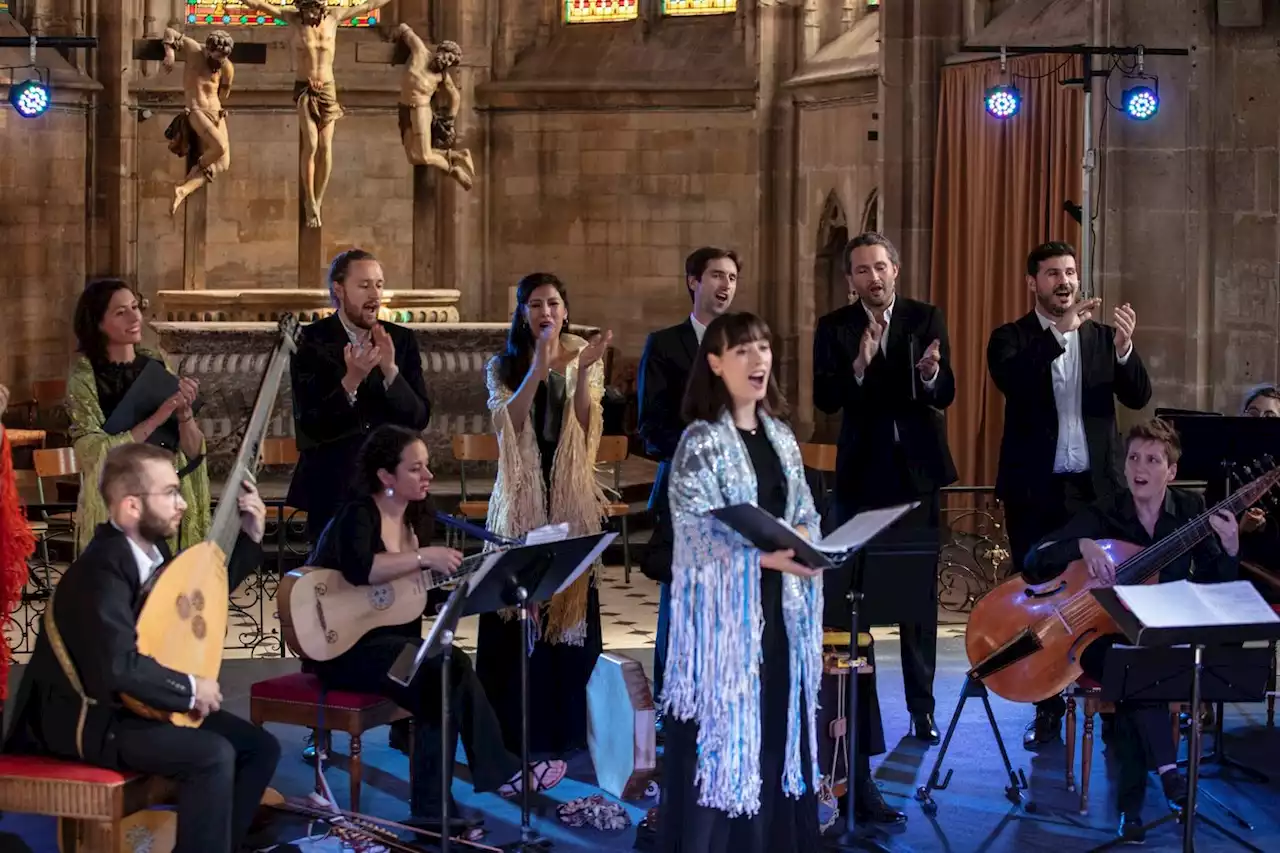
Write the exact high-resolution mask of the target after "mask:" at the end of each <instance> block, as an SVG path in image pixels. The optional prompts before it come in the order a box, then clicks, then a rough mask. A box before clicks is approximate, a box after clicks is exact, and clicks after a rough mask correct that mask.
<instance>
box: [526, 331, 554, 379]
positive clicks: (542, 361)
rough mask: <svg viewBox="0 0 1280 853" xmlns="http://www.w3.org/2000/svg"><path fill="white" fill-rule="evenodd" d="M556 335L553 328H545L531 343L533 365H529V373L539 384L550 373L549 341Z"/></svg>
mask: <svg viewBox="0 0 1280 853" xmlns="http://www.w3.org/2000/svg"><path fill="white" fill-rule="evenodd" d="M557 334H558V332H557V331H556V329H555V327H554V326H547V327H546V328H545V329H543V330H542V333H541V334H539V335H538V338H537V340H535V341H534V342H533V363H532V364H530V365H529V372H530V373H532V374H533V377H534V378H535V379H537V380H538V381H539V382H541V381H542V380H544V379H546V378H547V375H548V374H549V373H551V340H552V338H553V337H554V336H555V335H557Z"/></svg>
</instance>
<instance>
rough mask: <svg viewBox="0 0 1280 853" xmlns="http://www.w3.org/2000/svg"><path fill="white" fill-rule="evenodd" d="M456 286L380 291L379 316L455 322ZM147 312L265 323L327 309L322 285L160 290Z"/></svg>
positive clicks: (171, 319)
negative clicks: (312, 286)
mask: <svg viewBox="0 0 1280 853" xmlns="http://www.w3.org/2000/svg"><path fill="white" fill-rule="evenodd" d="M461 295H462V294H461V292H460V291H457V290H384V291H383V292H382V305H383V308H382V311H381V316H382V319H384V320H389V321H391V322H393V323H457V322H458V299H459V298H460V297H461ZM150 307H151V309H152V314H153V316H154V317H155V318H156V319H157V320H159V321H162V322H168V323H270V322H273V321H275V320H278V319H279V318H280V315H281V314H284V313H291V314H293V315H294V316H295V317H297V318H298V320H299V321H300V322H303V323H310V322H312V321H314V320H319V319H321V318H323V317H327V316H329V315H330V314H332V313H333V305H332V304H331V303H330V301H329V291H328V290H325V289H317V290H298V289H295V288H289V289H283V288H282V289H275V290H269V289H256V288H246V289H226V290H161V291H158V292H157V293H156V295H155V298H154V299H153V300H152V304H151V306H150Z"/></svg>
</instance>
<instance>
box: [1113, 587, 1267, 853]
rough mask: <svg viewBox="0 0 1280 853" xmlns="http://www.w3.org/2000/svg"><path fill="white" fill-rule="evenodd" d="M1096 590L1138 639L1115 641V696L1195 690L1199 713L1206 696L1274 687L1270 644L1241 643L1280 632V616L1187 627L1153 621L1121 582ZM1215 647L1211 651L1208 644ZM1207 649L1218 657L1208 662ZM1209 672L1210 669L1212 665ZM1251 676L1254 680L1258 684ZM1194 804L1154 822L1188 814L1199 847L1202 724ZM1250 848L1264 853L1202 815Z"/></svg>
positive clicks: (1189, 832) (1173, 697)
mask: <svg viewBox="0 0 1280 853" xmlns="http://www.w3.org/2000/svg"><path fill="white" fill-rule="evenodd" d="M1092 594H1093V597H1094V598H1095V599H1096V600H1097V601H1098V603H1099V604H1100V605H1102V607H1103V608H1104V609H1105V610H1106V611H1107V613H1108V614H1109V615H1110V616H1111V618H1112V619H1113V620H1114V621H1115V623H1116V625H1117V626H1119V628H1120V630H1121V631H1122V632H1123V633H1124V635H1125V637H1126V638H1127V639H1128V640H1129V642H1131V643H1133V644H1134V645H1133V646H1132V647H1124V646H1118V647H1113V648H1112V649H1111V651H1110V652H1109V653H1108V655H1107V661H1106V668H1105V669H1104V671H1103V678H1102V695H1103V698H1105V699H1109V700H1111V701H1125V700H1128V701H1148V702H1181V701H1183V699H1185V698H1187V697H1188V695H1189V697H1190V702H1191V713H1192V714H1193V715H1198V714H1199V710H1200V703H1201V702H1202V701H1204V700H1205V699H1206V698H1209V697H1212V698H1209V701H1217V702H1235V701H1256V699H1257V697H1258V696H1261V695H1263V694H1264V693H1265V692H1266V683H1267V678H1268V675H1269V672H1270V654H1271V653H1270V650H1269V649H1267V648H1262V649H1243V648H1240V647H1239V645H1238V644H1240V643H1247V642H1252V641H1258V640H1264V641H1271V640H1276V639H1280V622H1276V621H1270V622H1262V623H1256V624H1245V625H1211V626H1194V627H1185V628H1181V627H1179V628H1155V627H1148V626H1146V625H1144V624H1143V623H1142V621H1141V620H1139V619H1138V617H1137V616H1136V615H1135V614H1134V613H1133V612H1132V611H1130V610H1129V608H1128V607H1126V606H1125V605H1124V603H1123V602H1122V601H1121V600H1120V598H1119V596H1118V595H1117V594H1116V591H1115V589H1114V588H1107V589H1098V590H1094V591H1093V593H1092ZM1210 646H1230V647H1229V648H1221V649H1220V648H1213V649H1212V650H1211V651H1209V652H1208V654H1206V651H1207V647H1210ZM1206 657H1208V658H1209V659H1210V660H1211V662H1210V663H1209V664H1206ZM1207 666H1208V667H1212V668H1211V669H1210V670H1209V676H1210V677H1209V678H1208V679H1207V680H1206V679H1205V678H1204V674H1205V671H1206V667H1207ZM1251 682H1256V683H1253V684H1252V686H1250V683H1251ZM1187 755H1188V759H1189V760H1188V764H1187V805H1186V807H1185V808H1184V809H1183V810H1182V812H1181V813H1179V812H1172V813H1170V814H1168V815H1166V816H1165V817H1162V818H1160V819H1159V820H1157V821H1155V822H1154V823H1151V824H1148V825H1147V827H1146V829H1147V830H1151V829H1154V828H1155V827H1157V826H1160V825H1161V824H1165V823H1169V822H1171V821H1174V820H1179V819H1181V821H1182V850H1183V853H1192V851H1194V850H1195V827H1196V820H1197V815H1196V797H1197V793H1198V792H1197V787H1198V786H1199V782H1200V760H1201V731H1200V726H1199V725H1198V724H1197V723H1193V724H1192V726H1191V743H1190V745H1189V746H1188V749H1187ZM1199 820H1202V821H1203V822H1204V823H1206V824H1208V825H1209V826H1210V827H1212V828H1213V829H1216V830H1217V831H1218V832H1219V833H1221V834H1222V835H1224V836H1226V837H1227V838H1229V839H1231V840H1232V841H1234V842H1235V843H1236V844H1238V845H1240V846H1241V847H1243V848H1245V849H1246V850H1250V851H1254V853H1263V851H1262V849H1261V848H1259V847H1255V846H1254V845H1252V844H1250V843H1249V842H1248V841H1246V840H1244V839H1243V838H1241V837H1240V836H1238V835H1236V834H1235V833H1233V832H1231V831H1230V830H1228V829H1227V828H1226V827H1224V826H1222V825H1221V824H1218V823H1217V822H1215V821H1213V820H1212V819H1210V818H1207V817H1203V818H1199ZM1124 843H1125V842H1124V839H1122V838H1116V839H1113V840H1111V841H1109V842H1107V843H1106V844H1103V845H1101V846H1099V847H1095V848H1093V850H1092V851H1090V853H1097V851H1102V850H1110V849H1111V848H1112V847H1116V846H1119V845H1121V844H1124Z"/></svg>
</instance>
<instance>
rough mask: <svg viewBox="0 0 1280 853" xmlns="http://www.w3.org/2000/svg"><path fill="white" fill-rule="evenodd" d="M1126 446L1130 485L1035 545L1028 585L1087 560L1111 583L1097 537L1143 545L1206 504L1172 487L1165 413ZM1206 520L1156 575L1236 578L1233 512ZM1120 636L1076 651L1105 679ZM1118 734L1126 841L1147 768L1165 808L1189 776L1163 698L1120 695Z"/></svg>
mask: <svg viewBox="0 0 1280 853" xmlns="http://www.w3.org/2000/svg"><path fill="white" fill-rule="evenodd" d="M1125 446H1126V453H1125V462H1124V476H1125V483H1126V486H1127V488H1126V489H1125V490H1124V491H1122V492H1120V493H1119V494H1118V495H1116V496H1115V497H1114V498H1110V499H1106V500H1103V501H1099V502H1098V503H1095V504H1093V505H1092V506H1090V507H1088V508H1086V509H1085V510H1083V511H1082V512H1080V513H1079V514H1078V515H1076V516H1075V517H1074V518H1073V519H1072V520H1071V521H1069V522H1067V524H1066V525H1065V526H1063V527H1062V528H1061V529H1060V530H1057V531H1055V532H1054V533H1051V534H1050V535H1049V536H1047V537H1045V538H1044V539H1043V540H1041V542H1040V543H1039V544H1038V545H1036V547H1034V548H1032V549H1031V551H1030V553H1029V554H1028V555H1027V562H1026V566H1025V567H1024V570H1023V577H1024V578H1025V579H1026V580H1027V581H1028V582H1029V583H1032V584H1040V583H1045V582H1047V581H1049V580H1052V579H1053V578H1056V577H1057V576H1058V575H1059V574H1061V573H1062V572H1063V571H1064V570H1065V569H1066V568H1067V567H1068V566H1069V565H1070V564H1071V563H1073V562H1075V561H1077V560H1081V559H1083V560H1084V562H1085V564H1086V565H1087V566H1088V569H1089V574H1090V575H1091V577H1092V578H1093V581H1094V582H1095V583H1096V584H1097V585H1099V586H1109V585H1111V584H1113V583H1115V579H1116V566H1115V563H1114V562H1113V561H1112V557H1111V556H1110V555H1109V554H1108V553H1107V551H1106V550H1104V549H1103V547H1101V546H1100V545H1099V543H1098V540H1103V539H1115V540H1121V541H1123V542H1131V543H1133V544H1135V545H1139V546H1143V547H1149V546H1151V545H1153V544H1155V543H1156V542H1158V541H1160V540H1161V539H1163V538H1165V537H1166V536H1168V535H1170V534H1172V533H1173V532H1174V531H1175V530H1177V529H1178V528H1179V527H1181V526H1182V525H1183V524H1185V523H1186V522H1188V521H1190V520H1192V519H1194V518H1195V517H1196V516H1198V515H1200V514H1202V513H1203V512H1204V511H1205V503H1204V499H1203V498H1201V497H1200V496H1199V495H1198V494H1195V493H1193V492H1187V491H1183V490H1181V489H1172V488H1169V484H1170V483H1171V482H1173V480H1174V478H1175V477H1176V475H1177V471H1178V458H1179V456H1181V453H1182V447H1181V443H1180V441H1179V439H1178V434H1177V432H1176V431H1175V430H1174V429H1173V427H1172V426H1170V425H1169V424H1168V423H1167V422H1166V421H1163V420H1161V419H1159V418H1156V419H1153V420H1150V421H1147V422H1146V423H1141V424H1137V425H1136V426H1134V427H1133V428H1132V429H1130V430H1129V435H1128V438H1127V440H1126V443H1125ZM1209 523H1210V525H1211V526H1212V528H1213V531H1214V533H1216V534H1217V538H1214V537H1209V538H1207V539H1202V540H1201V541H1200V542H1199V543H1198V544H1197V545H1196V546H1195V547H1193V548H1192V549H1191V550H1190V551H1189V552H1187V553H1184V554H1183V555H1182V556H1181V557H1179V558H1178V559H1175V560H1173V561H1172V562H1170V563H1169V564H1168V565H1166V566H1165V567H1164V568H1163V569H1162V570H1161V571H1160V575H1159V581H1160V582H1165V581H1173V580H1180V579H1186V578H1193V579H1194V580H1195V581H1196V582H1199V583H1212V582H1222V581H1230V580H1235V578H1236V574H1237V572H1238V569H1239V562H1238V554H1239V550H1240V541H1239V536H1238V527H1237V522H1236V519H1235V518H1234V517H1232V516H1231V515H1229V514H1227V513H1225V512H1223V513H1219V514H1217V515H1214V516H1212V517H1211V518H1210V521H1209ZM1193 563H1194V569H1193V568H1192V566H1193ZM1117 641H1121V642H1123V637H1121V635H1119V634H1116V635H1112V636H1106V637H1101V638H1099V639H1098V640H1095V641H1094V642H1093V643H1092V644H1090V645H1089V646H1087V647H1086V648H1085V650H1084V652H1083V653H1082V654H1081V656H1080V665H1081V667H1082V668H1083V669H1084V672H1085V674H1087V675H1088V676H1089V677H1090V678H1093V679H1094V680H1097V681H1100V680H1101V678H1102V671H1103V669H1104V664H1105V661H1106V656H1107V653H1108V651H1109V650H1110V648H1111V646H1112V645H1113V644H1114V643H1115V642H1117ZM1115 734H1116V737H1114V738H1113V739H1112V741H1111V748H1112V750H1113V751H1114V753H1115V754H1116V757H1117V759H1118V760H1119V762H1120V780H1119V785H1118V792H1117V800H1118V806H1119V811H1120V827H1119V830H1118V834H1119V835H1120V837H1122V838H1124V839H1125V840H1126V841H1127V842H1140V841H1141V840H1143V839H1144V838H1145V834H1146V833H1145V829H1144V828H1143V824H1142V816H1141V810H1142V801H1143V798H1144V794H1145V791H1146V781H1147V771H1148V770H1149V769H1150V770H1155V771H1157V772H1158V773H1159V775H1160V784H1161V787H1162V788H1163V789H1164V794H1165V797H1166V799H1168V801H1169V804H1170V808H1173V809H1175V810H1176V809H1178V808H1181V807H1182V805H1183V804H1184V803H1185V802H1186V796H1187V783H1186V780H1185V778H1183V776H1182V774H1181V773H1179V772H1178V769H1177V756H1176V753H1175V748H1174V745H1173V742H1172V740H1171V739H1170V737H1169V712H1168V706H1167V705H1166V704H1160V703H1154V704H1149V703H1126V702H1122V703H1120V704H1119V705H1118V706H1117V708H1116V718H1115Z"/></svg>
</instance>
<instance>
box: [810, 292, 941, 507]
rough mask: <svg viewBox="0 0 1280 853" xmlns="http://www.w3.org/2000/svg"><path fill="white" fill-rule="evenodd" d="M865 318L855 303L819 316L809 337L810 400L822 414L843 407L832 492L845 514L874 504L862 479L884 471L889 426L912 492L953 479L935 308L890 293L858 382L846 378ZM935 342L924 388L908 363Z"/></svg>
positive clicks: (871, 485)
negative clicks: (878, 348) (878, 350)
mask: <svg viewBox="0 0 1280 853" xmlns="http://www.w3.org/2000/svg"><path fill="white" fill-rule="evenodd" d="M869 322H870V318H868V316H867V312H866V309H865V308H864V307H863V306H862V304H861V303H858V302H855V303H854V304H852V305H846V306H844V307H843V308H837V309H836V310H835V311H832V312H831V313H830V314H828V315H826V316H825V317H822V318H821V319H819V320H818V328H817V330H816V332H815V333H814V339H813V401H814V405H816V406H817V407H818V408H819V409H821V410H822V411H824V412H826V413H827V414H835V413H836V412H840V411H843V412H844V416H843V418H842V419H841V422H840V440H839V450H838V453H837V456H836V488H835V491H836V500H837V502H838V503H839V504H840V506H841V507H842V508H843V510H844V514H846V515H847V514H848V509H849V508H850V507H854V506H871V505H875V503H876V497H875V496H876V494H877V492H878V488H877V483H875V482H871V481H870V480H871V479H873V476H874V475H872V472H877V471H883V470H884V465H883V460H884V458H885V456H886V454H890V453H892V449H893V442H894V433H893V430H894V425H895V424H896V425H897V428H898V441H900V442H901V445H902V449H903V451H904V454H905V456H906V458H907V460H908V463H907V468H908V470H907V476H908V478H909V480H910V483H909V485H910V487H911V490H912V491H913V493H914V494H915V495H917V496H919V495H925V494H928V493H929V492H932V491H935V490H937V489H939V488H941V487H943V486H946V485H950V484H951V483H954V482H955V480H956V466H955V463H954V462H953V461H952V459H951V450H950V448H949V447H948V446H947V432H946V420H945V418H944V417H943V414H942V410H943V409H945V408H947V407H948V406H950V405H951V403H952V402H953V401H954V400H955V398H956V378H955V374H954V373H952V370H951V345H950V342H949V341H948V339H947V326H946V323H945V322H944V321H943V319H942V312H941V311H940V310H938V308H937V307H936V306H934V305H930V304H929V303H927V302H919V301H917V300H914V299H907V298H906V297H904V296H900V295H899V296H897V297H896V299H895V301H894V305H893V313H892V316H891V318H890V321H889V331H888V336H889V339H888V342H887V343H886V345H885V349H886V352H885V353H884V354H877V355H876V357H875V358H874V359H872V360H871V363H870V364H868V365H867V372H866V374H865V375H864V376H863V379H862V384H861V385H859V384H858V383H857V381H856V380H855V379H854V377H853V362H854V359H855V358H857V356H858V347H859V345H860V343H861V341H862V333H863V332H865V331H866V329H867V324H868V323H869ZM935 340H936V341H938V342H939V344H940V349H941V352H942V358H941V362H940V364H939V367H938V377H937V379H936V381H935V382H934V385H933V389H932V390H930V389H927V388H925V386H924V382H922V381H921V379H920V373H919V371H917V370H916V366H915V362H916V361H918V360H919V359H920V357H921V356H923V355H924V352H925V350H926V349H927V348H928V347H929V345H930V344H931V343H933V342H934V341H935Z"/></svg>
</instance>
